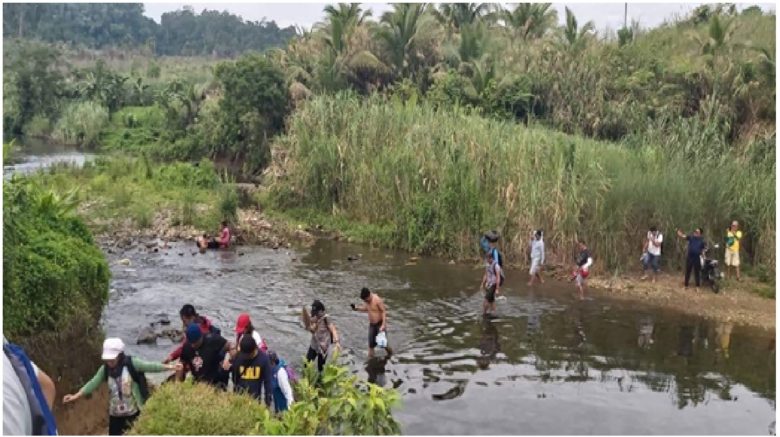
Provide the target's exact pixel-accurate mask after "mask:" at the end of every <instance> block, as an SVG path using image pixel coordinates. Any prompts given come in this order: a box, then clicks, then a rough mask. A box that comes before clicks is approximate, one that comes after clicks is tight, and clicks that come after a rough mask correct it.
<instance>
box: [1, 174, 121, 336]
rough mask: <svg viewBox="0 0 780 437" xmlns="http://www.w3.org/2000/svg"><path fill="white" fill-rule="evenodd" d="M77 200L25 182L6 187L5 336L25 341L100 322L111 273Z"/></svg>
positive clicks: (4, 243) (4, 192) (9, 183)
mask: <svg viewBox="0 0 780 437" xmlns="http://www.w3.org/2000/svg"><path fill="white" fill-rule="evenodd" d="M72 198H73V197H72V196H58V195H57V194H55V193H53V192H50V191H44V190H42V189H41V188H39V187H38V186H36V185H34V184H32V183H31V182H29V181H28V180H25V179H13V180H12V181H11V182H7V183H5V184H3V215H4V220H3V246H4V248H3V249H4V250H3V270H4V272H3V318H4V320H3V331H4V333H5V334H6V335H7V336H9V337H12V336H17V335H19V336H25V335H31V334H34V333H36V332H40V331H50V330H56V329H57V326H61V324H63V323H66V324H67V323H68V321H69V320H72V319H73V318H81V319H85V320H94V322H95V323H97V321H98V319H99V318H100V314H101V311H102V309H103V305H104V304H105V303H106V301H107V300H108V280H109V275H110V273H109V269H108V263H107V262H106V260H105V258H104V256H103V254H102V253H101V252H100V250H99V249H98V248H97V247H96V246H95V244H94V242H93V240H92V236H91V234H90V232H89V230H87V228H86V226H85V225H84V223H83V222H82V221H81V220H79V219H77V218H76V217H75V216H73V215H72V212H71V211H72V210H73V208H74V202H73V200H72Z"/></svg>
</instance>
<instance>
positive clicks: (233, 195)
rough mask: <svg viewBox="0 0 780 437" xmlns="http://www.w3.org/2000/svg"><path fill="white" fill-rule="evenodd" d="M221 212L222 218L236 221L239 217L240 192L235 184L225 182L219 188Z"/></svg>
mask: <svg viewBox="0 0 780 437" xmlns="http://www.w3.org/2000/svg"><path fill="white" fill-rule="evenodd" d="M219 213H220V215H221V216H222V220H227V221H228V222H232V223H235V222H236V220H237V218H238V193H237V192H236V187H235V186H234V185H230V184H225V185H223V186H222V187H221V188H220V190H219Z"/></svg>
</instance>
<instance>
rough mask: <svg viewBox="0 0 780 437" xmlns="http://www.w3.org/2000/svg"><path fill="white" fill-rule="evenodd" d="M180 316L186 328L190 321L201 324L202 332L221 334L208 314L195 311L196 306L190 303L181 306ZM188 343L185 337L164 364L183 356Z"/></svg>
mask: <svg viewBox="0 0 780 437" xmlns="http://www.w3.org/2000/svg"><path fill="white" fill-rule="evenodd" d="M179 316H180V317H181V323H182V327H183V328H184V330H186V329H187V326H189V325H190V323H197V324H198V326H200V332H202V333H203V334H204V335H205V334H217V335H219V334H220V330H219V328H217V327H216V326H214V325H212V324H211V321H210V320H209V319H207V318H206V316H201V315H200V314H198V313H197V312H196V311H195V307H194V306H192V305H190V304H185V305H184V306H182V307H181V310H179ZM186 343H187V339H186V338H185V339H183V340H182V342H181V344H180V345H179V346H178V347H177V348H176V349H175V350H174V351H173V352H171V353H170V354H169V355H168V356H167V357H166V358H165V360H163V364H168V363H170V362H171V361H174V360H177V359H178V358H179V357H180V356H181V351H182V349H183V348H184V345H185V344H186ZM185 370H186V369H185Z"/></svg>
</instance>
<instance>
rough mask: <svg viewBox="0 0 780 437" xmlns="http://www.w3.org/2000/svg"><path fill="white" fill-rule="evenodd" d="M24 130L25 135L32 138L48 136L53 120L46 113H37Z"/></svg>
mask: <svg viewBox="0 0 780 437" xmlns="http://www.w3.org/2000/svg"><path fill="white" fill-rule="evenodd" d="M23 130H24V135H25V136H28V137H31V138H35V137H47V136H49V134H51V131H52V126H51V120H49V117H47V116H45V115H36V116H34V117H33V118H32V119H31V120H30V121H29V122H28V123H27V124H26V125H25V126H24V129H23Z"/></svg>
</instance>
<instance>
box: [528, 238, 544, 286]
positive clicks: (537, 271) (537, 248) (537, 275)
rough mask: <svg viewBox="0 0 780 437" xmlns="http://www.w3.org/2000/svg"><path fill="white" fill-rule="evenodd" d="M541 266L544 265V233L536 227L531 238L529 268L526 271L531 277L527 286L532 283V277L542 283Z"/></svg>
mask: <svg viewBox="0 0 780 437" xmlns="http://www.w3.org/2000/svg"><path fill="white" fill-rule="evenodd" d="M542 266H544V234H543V232H542V230H541V229H537V230H536V231H534V233H533V236H532V238H531V269H530V270H529V271H528V274H529V275H530V276H531V279H530V280H529V281H528V286H532V285H534V279H538V280H539V283H540V284H544V279H542Z"/></svg>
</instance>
